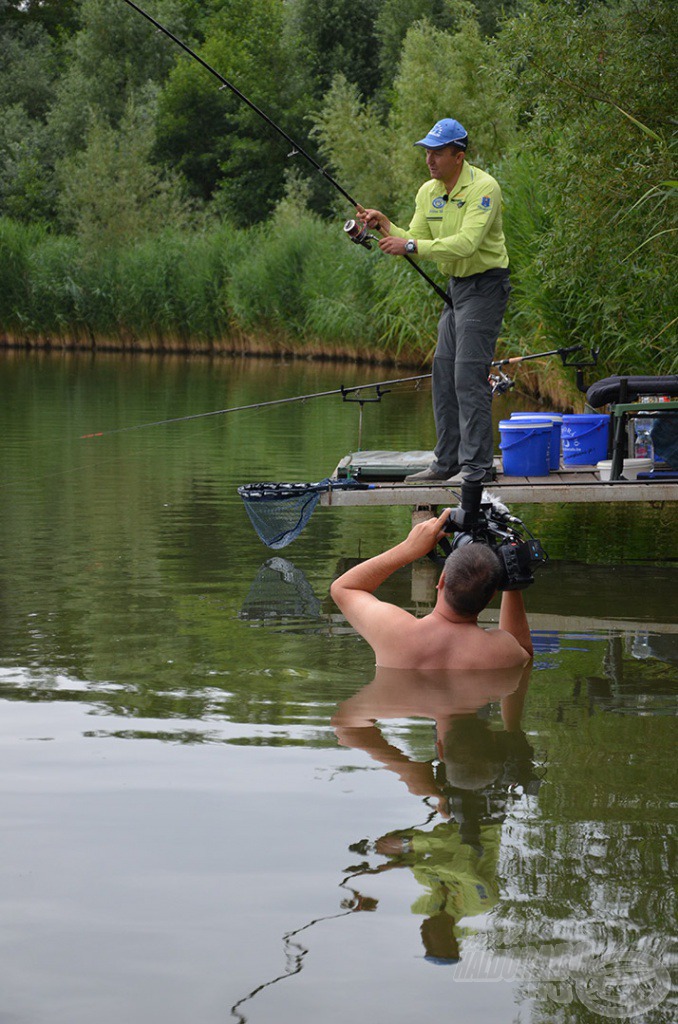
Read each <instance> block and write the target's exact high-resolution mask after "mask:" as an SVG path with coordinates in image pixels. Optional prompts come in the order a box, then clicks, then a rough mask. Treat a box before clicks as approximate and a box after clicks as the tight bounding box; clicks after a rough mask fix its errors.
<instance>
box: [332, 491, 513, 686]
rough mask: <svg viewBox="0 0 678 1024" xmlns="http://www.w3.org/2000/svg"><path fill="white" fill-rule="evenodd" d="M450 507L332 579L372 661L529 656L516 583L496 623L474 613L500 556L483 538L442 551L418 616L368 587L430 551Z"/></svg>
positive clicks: (489, 661) (487, 665) (481, 663)
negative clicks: (433, 590) (425, 610)
mask: <svg viewBox="0 0 678 1024" xmlns="http://www.w3.org/2000/svg"><path fill="white" fill-rule="evenodd" d="M449 515H450V509H449V508H448V509H445V511H444V512H443V513H442V515H440V516H439V517H438V518H437V519H428V520H426V521H425V522H423V523H418V524H417V525H416V526H415V527H414V528H413V529H412V530H411V531H410V533H409V535H408V536H407V537H406V538H405V540H403V541H401V542H400V544H396V546H395V547H393V548H389V550H388V551H384V552H383V553H382V554H381V555H376V556H375V557H374V558H370V559H368V560H367V561H366V562H361V563H360V565H356V566H354V567H353V568H352V569H349V570H348V572H345V573H344V574H343V576H340V577H339V579H337V580H335V581H334V583H333V584H332V586H331V588H330V593H331V595H332V598H333V600H334V602H335V603H336V604H337V605H338V607H339V608H340V609H341V611H342V612H343V614H344V615H345V617H346V618H347V619H348V621H349V622H350V623H351V625H352V626H353V627H354V628H355V629H356V630H357V631H358V633H360V635H361V636H363V637H364V638H365V640H367V642H368V644H369V645H370V647H371V648H372V650H373V651H374V653H375V656H376V663H377V665H378V666H382V667H384V668H405V669H415V668H416V669H424V670H426V669H492V668H504V669H507V668H517V667H519V666H522V665H526V664H527V663H528V661H529V660H530V659H531V658H532V656H533V647H532V640H531V638H530V629H529V625H528V622H527V617H526V615H525V606H524V604H523V598H522V594H521V593H520V591H517V590H509V591H504V593H503V594H502V599H501V611H500V613H499V628H498V629H482V628H481V627H480V626H479V625H478V615H479V614H480V612H481V611H482V610H483V609H484V608H485V607H486V606H487V605H488V604H489V602H490V600H491V599H492V597H493V595H494V594H495V592H496V590H497V584H498V581H499V578H500V571H501V569H500V565H499V560H498V558H497V556H496V555H495V553H494V552H493V551H492V550H491V549H490V548H489V547H488V546H487V545H486V544H468V545H466V546H465V547H462V548H459V549H458V550H456V551H453V552H452V554H451V555H449V557H448V558H447V560H446V562H445V566H444V568H443V571H442V574H441V576H440V580H439V582H438V594H437V599H436V604H435V607H434V609H433V611H432V612H430V613H429V614H428V615H425V616H424V617H423V618H421V619H418V618H416V617H415V616H414V615H411V614H410V612H406V611H405V610H404V609H402V608H398V607H397V605H393V604H389V603H387V602H386V601H380V600H379V598H378V597H375V596H374V591H375V590H376V589H377V587H379V586H380V585H381V584H382V583H383V582H384V580H386V579H388V577H389V576H391V575H392V574H393V573H394V572H395V571H396V569H401V568H402V567H403V566H405V565H409V564H410V563H411V562H415V561H416V560H417V559H418V558H422V557H423V556H424V555H427V554H428V552H429V551H432V550H433V548H434V547H435V546H436V544H437V543H438V541H439V540H440V539H441V538H442V537H443V536H444V531H443V529H442V527H443V525H444V524H445V523H446V521H447V519H448V517H449Z"/></svg>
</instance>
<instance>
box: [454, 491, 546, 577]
mask: <svg viewBox="0 0 678 1024" xmlns="http://www.w3.org/2000/svg"><path fill="white" fill-rule="evenodd" d="M443 529H444V530H445V533H446V534H452V535H453V539H452V540H451V541H449V540H447V538H444V539H443V540H441V541H440V542H439V547H440V548H441V549H442V550H443V551H444V552H445V556H447V555H448V554H451V552H452V551H456V550H457V548H461V547H464V545H466V544H487V545H489V547H491V548H492V550H493V551H494V553H495V554H496V555H497V557H498V559H499V562H500V564H501V567H502V576H501V580H500V583H499V590H524V589H525V587H529V586H530V584H531V583H534V576H533V575H532V573H533V570H534V569H536V568H538V567H539V566H540V565H544V564H545V563H546V562H547V561H548V555H547V554H546V552H545V551H544V549H543V547H542V546H541V544H540V542H539V541H538V540H537V539H536V538H535V537H533V536H532V534H531V533H530V531H529V530H528V529H527V527H526V526H525V524H524V523H523V522H522V520H520V519H518V518H517V517H516V516H512V515H511V513H510V512H509V510H508V508H507V507H506V505H504V504H503V503H502V502H501V501H500V500H499V499H498V498H496V497H494V496H493V495H492V494H489V493H488V492H487V491H483V485H482V484H481V483H473V482H467V483H463V484H462V485H461V504H460V506H459V508H456V509H454V511H453V512H451V513H450V516H449V519H448V520H447V523H446V524H445V526H444V527H443ZM525 535H527V536H525Z"/></svg>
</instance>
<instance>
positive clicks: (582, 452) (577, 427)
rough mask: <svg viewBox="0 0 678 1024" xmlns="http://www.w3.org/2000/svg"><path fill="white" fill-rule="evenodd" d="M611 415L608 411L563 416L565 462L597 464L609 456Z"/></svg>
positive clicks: (568, 463) (571, 464) (579, 464)
mask: <svg viewBox="0 0 678 1024" xmlns="http://www.w3.org/2000/svg"><path fill="white" fill-rule="evenodd" d="M609 433H610V417H609V415H608V414H607V413H606V414H604V415H601V414H599V413H596V414H595V415H594V414H589V413H576V414H573V415H571V416H563V462H564V463H565V465H566V466H595V465H596V463H598V462H603V461H604V460H605V459H606V458H607V457H608V445H609V441H608V438H609Z"/></svg>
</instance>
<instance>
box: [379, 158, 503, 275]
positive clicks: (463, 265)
mask: <svg viewBox="0 0 678 1024" xmlns="http://www.w3.org/2000/svg"><path fill="white" fill-rule="evenodd" d="M446 195H447V192H446V188H445V184H444V182H442V181H439V180H438V179H436V178H433V179H431V181H427V182H426V183H425V184H424V185H422V186H421V188H420V189H419V192H418V193H417V199H416V205H415V211H414V216H413V218H412V220H411V222H410V226H409V228H408V229H407V230H405V229H404V228H399V227H397V225H395V224H391V231H390V233H391V234H392V235H396V236H397V237H398V238H413V239H415V241H416V243H417V253H418V255H419V257H421V258H422V259H428V260H435V262H436V263H437V265H438V268H439V270H440V271H441V273H443V274H445V276H447V277H468V276H469V275H470V274H482V273H484V271H486V270H492V269H494V268H496V267H508V264H509V259H508V253H507V252H506V243H505V241H504V231H503V227H502V216H501V189H500V187H499V184H498V182H497V181H495V179H494V178H493V177H492V176H491V175H490V174H487V173H486V172H485V171H481V170H480V168H479V167H473V166H472V165H471V164H467V163H466V162H464V165H463V167H462V171H461V174H460V175H459V179H458V181H457V183H456V185H455V186H454V188H453V189H452V192H451V193H450V195H449V197H448V198H447V200H446V199H445V196H446Z"/></svg>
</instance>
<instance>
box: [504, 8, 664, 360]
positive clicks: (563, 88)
mask: <svg viewBox="0 0 678 1024" xmlns="http://www.w3.org/2000/svg"><path fill="white" fill-rule="evenodd" d="M554 22H557V24H558V26H559V31H558V32H554V28H553V26H554ZM675 42H676V30H675V12H674V10H673V7H672V5H671V4H670V3H668V2H667V0H652V2H649V0H619V2H618V3H616V4H614V5H609V6H608V5H606V4H597V3H594V4H590V5H588V6H587V7H586V8H585V9H584V10H582V8H581V5H580V4H577V3H573V2H570V0H558V2H557V3H552V4H550V5H549V6H548V8H546V7H545V6H544V5H543V4H541V3H538V2H534V0H526V3H525V4H524V6H523V8H522V11H521V14H520V16H519V17H517V18H515V19H513V20H512V21H511V22H509V23H507V24H506V26H505V28H504V30H503V31H502V33H501V34H500V36H499V46H500V53H501V55H502V68H503V80H504V83H505V88H506V92H507V94H508V95H510V96H511V98H512V102H513V104H514V107H515V111H516V116H517V118H518V120H519V122H520V124H521V128H522V130H521V133H520V135H519V137H517V139H516V147H515V148H516V150H518V149H520V150H521V151H522V153H523V160H522V161H521V162H518V163H515V162H514V163H513V168H514V169H515V174H514V173H513V170H512V169H511V168H508V169H507V174H508V179H509V181H508V184H509V187H508V189H507V194H508V201H509V206H508V209H507V216H506V225H507V231H508V232H509V235H511V232H512V224H513V217H514V215H513V214H512V210H515V212H516V215H519V214H520V211H521V210H522V209H524V206H525V204H526V203H527V202H532V203H538V204H540V206H541V209H542V212H541V213H540V214H535V215H533V217H532V223H533V227H534V233H533V234H532V237H530V236H529V232H528V233H527V234H526V233H525V231H522V228H524V227H526V220H525V218H523V220H522V227H521V231H522V235H521V236H520V237H519V238H517V239H516V244H515V245H514V246H513V247H512V249H511V252H512V256H513V259H514V270H515V272H516V280H517V283H518V286H519V288H520V289H523V290H524V295H523V296H522V298H523V300H524V302H523V308H522V318H521V320H520V321H515V322H514V324H513V328H512V329H513V330H514V332H515V333H516V334H519V333H520V334H521V336H522V337H523V339H524V340H525V341H526V343H528V344H529V340H530V337H531V336H534V333H535V332H537V331H540V332H542V333H545V334H546V336H548V337H551V338H559V339H562V340H563V341H572V340H575V341H581V340H584V341H589V340H590V341H592V342H593V343H595V344H600V345H601V347H602V358H603V359H604V360H605V364H606V365H607V366H608V367H609V368H611V369H615V370H616V371H626V372H632V371H634V370H635V371H638V370H641V369H646V370H647V368H648V367H649V366H652V369H653V372H659V371H661V370H664V371H669V370H671V369H673V370H674V371H675V368H676V355H677V353H676V345H675V338H676V327H675V324H676V321H675V309H676V305H677V304H678V302H677V300H678V295H677V293H676V283H675V282H676V255H677V254H678V250H677V247H676V239H677V238H678V220H677V219H676V194H677V193H676V189H675V187H672V183H674V185H675V180H676V178H677V177H678V175H677V174H676V170H675V119H674V118H675V105H676V85H675V82H676V75H675V52H676V48H675ZM526 160H527V161H529V167H530V170H529V172H528V173H526V164H525V161H526ZM535 175H536V176H537V177H538V180H537V181H535V180H534V178H533V176H535ZM528 296H529V301H528Z"/></svg>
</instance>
